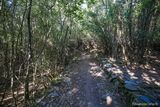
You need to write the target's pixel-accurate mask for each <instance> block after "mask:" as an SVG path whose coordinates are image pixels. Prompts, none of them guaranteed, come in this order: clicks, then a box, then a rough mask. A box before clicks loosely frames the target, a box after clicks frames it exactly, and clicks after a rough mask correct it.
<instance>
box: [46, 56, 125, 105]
mask: <svg viewBox="0 0 160 107" xmlns="http://www.w3.org/2000/svg"><path fill="white" fill-rule="evenodd" d="M69 69H70V70H69V75H68V77H67V78H68V80H69V81H68V80H66V81H68V82H66V84H69V85H67V86H68V87H70V88H68V90H67V91H65V92H64V93H63V94H62V96H61V97H63V100H64V101H63V103H62V104H59V105H56V106H55V105H53V104H52V106H49V107H124V106H122V104H121V103H122V101H121V100H120V96H119V95H118V94H116V93H114V94H113V90H112V89H113V86H112V84H111V83H109V82H108V80H107V79H106V76H105V74H104V72H103V70H101V69H100V67H99V65H97V64H96V61H94V60H93V59H91V58H90V56H89V55H82V58H81V59H80V60H79V61H78V62H77V63H74V64H72V65H71V67H70V68H69ZM61 100H62V98H60V100H59V101H61ZM65 101H67V103H65V104H64V102H65Z"/></svg>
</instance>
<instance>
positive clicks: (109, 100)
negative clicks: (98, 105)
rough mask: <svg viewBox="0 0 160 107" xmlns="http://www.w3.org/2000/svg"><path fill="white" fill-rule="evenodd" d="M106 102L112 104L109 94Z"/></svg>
mask: <svg viewBox="0 0 160 107" xmlns="http://www.w3.org/2000/svg"><path fill="white" fill-rule="evenodd" d="M106 103H107V105H111V104H112V98H111V97H110V96H107V98H106Z"/></svg>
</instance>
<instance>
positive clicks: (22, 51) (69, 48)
mask: <svg viewBox="0 0 160 107" xmlns="http://www.w3.org/2000/svg"><path fill="white" fill-rule="evenodd" d="M159 16H160V1H159V0H1V1H0V94H1V99H0V100H1V101H0V102H1V104H3V102H4V99H5V98H6V97H7V96H9V95H12V96H11V97H12V98H13V99H12V101H11V103H12V105H15V106H17V105H18V103H19V101H20V99H18V95H19V94H20V93H21V94H22V96H24V100H23V101H24V105H27V104H28V102H29V101H30V100H31V99H32V98H34V97H35V92H36V90H40V89H42V88H47V87H48V85H49V83H50V81H52V80H53V79H54V78H55V77H57V76H58V75H59V74H61V72H63V70H64V68H65V66H66V65H67V64H68V63H69V62H70V61H71V60H72V59H73V58H74V57H75V56H76V55H77V53H78V52H79V51H82V50H83V49H84V48H87V45H89V44H90V43H89V42H86V41H91V40H90V38H91V37H92V38H96V41H98V42H99V43H98V44H99V47H100V48H99V49H102V50H103V51H102V52H103V53H104V54H105V55H106V56H108V57H109V56H110V57H113V58H116V59H121V60H124V61H125V62H127V63H133V62H137V63H140V64H141V63H144V62H146V61H147V57H148V56H149V55H150V54H151V52H152V51H153V48H156V49H157V50H160V48H158V47H159V46H160V17H159ZM40 84H41V85H40ZM23 91H24V92H23ZM23 101H22V102H23Z"/></svg>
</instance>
